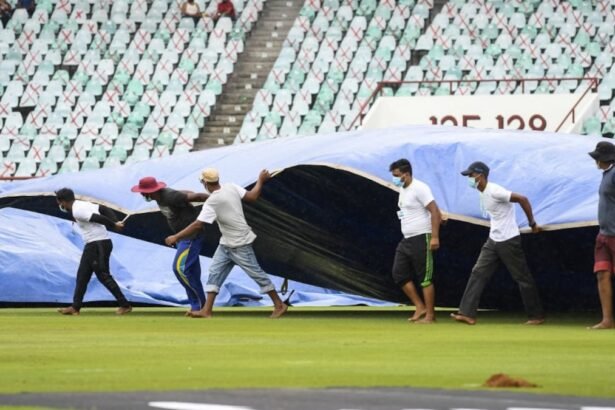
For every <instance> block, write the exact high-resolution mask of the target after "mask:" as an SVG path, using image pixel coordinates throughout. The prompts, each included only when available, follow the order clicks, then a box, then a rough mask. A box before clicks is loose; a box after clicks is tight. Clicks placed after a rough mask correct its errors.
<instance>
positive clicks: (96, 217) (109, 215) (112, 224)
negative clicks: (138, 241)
mask: <svg viewBox="0 0 615 410" xmlns="http://www.w3.org/2000/svg"><path fill="white" fill-rule="evenodd" d="M98 212H99V213H97V214H92V216H90V220H89V222H94V223H97V224H101V225H104V226H105V227H107V228H108V229H115V230H117V231H121V230H122V229H124V224H123V223H122V222H118V220H117V216H116V215H115V212H113V211H112V210H111V209H109V208H107V207H106V206H104V205H99V206H98Z"/></svg>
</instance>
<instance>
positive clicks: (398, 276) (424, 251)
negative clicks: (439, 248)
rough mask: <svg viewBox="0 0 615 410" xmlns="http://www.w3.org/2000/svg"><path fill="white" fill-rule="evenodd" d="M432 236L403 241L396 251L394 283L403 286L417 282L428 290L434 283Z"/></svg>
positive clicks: (414, 237)
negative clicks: (412, 281) (413, 281)
mask: <svg viewBox="0 0 615 410" xmlns="http://www.w3.org/2000/svg"><path fill="white" fill-rule="evenodd" d="M430 242H431V234H430V233H425V234H422V235H417V236H412V237H410V238H405V239H403V240H402V241H401V242H400V243H399V245H397V250H396V251H395V261H394V262H393V281H395V283H396V284H397V285H398V286H403V285H405V284H406V283H408V282H410V281H411V280H416V281H417V282H419V283H420V284H421V286H422V287H424V288H426V287H427V286H429V285H431V284H432V281H433V255H432V252H431V247H430Z"/></svg>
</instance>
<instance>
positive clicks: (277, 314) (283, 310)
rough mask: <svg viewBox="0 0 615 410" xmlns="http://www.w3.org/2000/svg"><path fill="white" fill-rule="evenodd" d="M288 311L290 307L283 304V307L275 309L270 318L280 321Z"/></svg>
mask: <svg viewBox="0 0 615 410" xmlns="http://www.w3.org/2000/svg"><path fill="white" fill-rule="evenodd" d="M287 310H288V305H287V304H286V303H282V306H279V307H276V308H275V309H273V312H272V313H271V316H269V317H270V318H272V319H278V318H280V317H281V316H282V315H283V314H284V313H286V311H287Z"/></svg>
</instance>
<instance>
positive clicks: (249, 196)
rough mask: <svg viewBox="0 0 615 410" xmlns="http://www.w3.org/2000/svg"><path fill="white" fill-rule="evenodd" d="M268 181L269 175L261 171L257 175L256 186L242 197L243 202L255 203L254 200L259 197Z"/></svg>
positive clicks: (264, 170)
mask: <svg viewBox="0 0 615 410" xmlns="http://www.w3.org/2000/svg"><path fill="white" fill-rule="evenodd" d="M270 179H271V174H270V173H269V171H267V170H266V169H263V170H262V171H261V173H260V174H259V175H258V180H257V181H256V184H254V187H253V188H252V189H251V190H249V191H248V192H246V194H245V195H244V196H243V200H244V202H256V200H257V199H258V198H259V197H260V196H261V193H262V191H263V185H264V184H265V182H267V181H269V180H270Z"/></svg>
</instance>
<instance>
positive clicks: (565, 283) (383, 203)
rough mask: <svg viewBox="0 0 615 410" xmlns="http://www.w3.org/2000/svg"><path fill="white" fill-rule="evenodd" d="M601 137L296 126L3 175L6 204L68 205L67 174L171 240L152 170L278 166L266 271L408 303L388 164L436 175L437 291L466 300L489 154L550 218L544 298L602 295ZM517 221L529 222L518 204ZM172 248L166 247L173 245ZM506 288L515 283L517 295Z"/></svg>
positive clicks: (186, 179) (149, 231)
mask: <svg viewBox="0 0 615 410" xmlns="http://www.w3.org/2000/svg"><path fill="white" fill-rule="evenodd" d="M598 141H599V139H597V138H593V137H586V136H579V135H563V134H554V133H542V132H516V131H497V130H476V129H467V128H452V127H432V126H408V127H401V128H395V129H389V130H371V131H356V132H350V133H340V134H332V135H318V136H311V137H303V138H301V137H297V138H288V139H285V140H276V141H268V142H263V143H255V144H246V145H238V146H231V147H225V148H220V149H213V150H205V151H199V152H195V153H190V154H185V155H178V156H173V157H168V158H163V159H156V160H150V161H145V162H142V163H137V164H133V165H129V166H123V167H118V168H112V169H102V170H99V171H89V172H81V173H76V174H64V175H57V176H53V177H49V178H41V179H35V180H29V181H23V182H15V183H10V184H2V185H0V207H1V206H4V207H7V206H11V207H15V208H21V209H25V210H29V211H34V212H39V213H45V214H48V215H53V216H61V215H60V213H59V212H58V211H57V207H56V204H55V200H54V199H53V192H54V191H55V190H57V189H59V188H61V187H65V186H67V187H70V188H72V189H73V190H74V191H75V193H76V194H77V195H80V196H82V197H84V198H85V199H88V200H93V201H96V202H99V203H103V204H106V205H108V206H110V207H111V208H113V209H115V210H116V211H118V212H119V213H120V214H131V215H132V216H131V218H130V219H129V220H128V223H127V229H126V231H125V235H127V236H130V237H133V238H137V239H142V240H146V241H150V242H153V243H156V244H162V240H163V238H164V236H166V235H167V234H169V232H168V228H167V226H166V224H165V222H164V219H163V218H162V216H161V214H160V212H158V210H157V209H156V208H152V205H151V203H147V202H145V201H144V200H143V199H142V198H141V196H140V195H137V194H134V193H132V192H130V187H131V186H132V185H134V184H136V183H137V181H138V180H139V179H140V178H141V177H143V176H148V175H151V176H155V177H156V178H157V179H159V180H162V181H164V182H166V183H167V184H168V185H169V186H171V187H172V188H175V189H189V190H194V191H202V186H201V185H200V183H199V182H198V175H199V173H200V171H201V170H202V169H203V168H205V167H216V168H218V169H219V170H220V173H221V180H222V183H224V182H235V183H237V184H239V185H242V186H245V187H249V186H251V184H253V183H254V181H255V179H256V177H257V175H258V173H259V171H260V170H261V169H263V168H268V169H269V170H271V171H274V172H275V176H274V178H273V179H272V181H270V182H269V183H268V184H267V185H266V186H265V189H264V191H263V196H262V198H261V200H260V201H259V202H257V203H256V204H255V205H247V206H246V215H247V218H248V221H249V223H250V224H251V225H252V226H253V227H254V230H255V231H256V233H257V235H258V236H259V238H258V239H257V242H256V243H255V248H256V250H257V255H258V256H259V259H260V260H261V262H262V264H263V267H264V268H265V269H266V270H267V271H268V272H270V273H271V274H275V275H278V276H281V277H286V278H290V279H292V280H297V281H300V282H303V283H307V284H311V285H314V286H319V287H325V288H331V289H336V290H339V291H343V292H347V293H353V294H358V295H362V296H366V297H371V298H378V299H382V300H388V301H393V302H403V301H405V300H406V299H405V297H404V296H403V295H402V294H401V293H400V292H399V290H397V289H396V288H395V286H394V285H393V283H392V281H391V279H390V275H389V272H390V267H391V263H392V259H393V255H394V250H395V245H396V244H397V242H398V241H399V240H400V238H401V234H400V231H399V221H398V220H397V218H396V215H395V211H396V206H397V193H396V190H395V188H394V187H393V186H392V185H391V184H390V183H389V182H388V181H389V180H390V173H389V172H388V165H389V164H390V163H391V162H393V161H394V160H397V159H399V158H408V159H409V160H410V161H411V162H412V165H413V168H414V176H415V177H416V178H418V179H421V180H423V181H424V182H426V183H427V184H428V185H430V187H431V189H432V191H433V193H434V196H435V198H436V201H437V203H438V205H439V206H440V207H441V208H442V210H443V211H445V212H446V213H447V214H448V215H449V219H450V222H449V223H448V224H447V225H446V226H445V227H444V228H443V230H442V240H441V242H442V249H441V250H440V251H439V252H438V255H437V256H436V284H437V285H439V291H438V297H439V300H440V302H441V303H440V304H445V305H455V304H456V303H458V299H459V296H460V294H461V292H462V291H463V286H464V283H465V280H466V279H467V276H468V274H469V272H470V270H471V267H472V264H473V262H474V261H475V259H476V256H477V255H478V252H479V250H480V246H481V244H482V242H483V241H484V239H485V237H486V235H487V232H488V231H487V229H486V226H487V221H486V220H485V219H484V218H483V216H482V214H481V211H480V205H479V195H478V192H477V191H475V190H472V189H471V188H469V187H468V186H467V184H466V180H465V178H464V177H462V176H461V175H460V174H459V172H460V171H461V170H462V169H465V167H467V165H468V164H469V163H471V162H473V161H476V160H480V161H483V162H486V163H487V164H488V165H489V166H490V167H491V174H490V180H491V181H494V182H497V183H498V184H500V185H503V186H505V187H506V188H508V189H510V190H512V191H514V192H519V193H522V194H524V195H526V196H527V197H528V198H529V199H530V201H531V203H532V206H533V208H534V214H535V217H536V220H537V221H538V223H539V224H541V225H543V226H545V227H546V228H548V229H549V230H548V231H547V232H544V233H541V234H539V235H524V246H525V247H526V250H527V252H528V259H529V262H530V265H531V266H532V268H533V270H534V271H535V273H536V276H537V280H538V282H539V285H540V286H541V290H542V292H543V293H546V295H545V299H547V301H549V300H551V299H553V301H554V304H557V303H560V302H562V303H564V302H565V299H570V298H572V297H573V296H574V295H578V297H580V298H582V299H583V300H586V301H587V304H591V303H590V302H589V301H590V300H593V299H592V298H593V296H594V294H593V293H592V292H594V291H593V287H594V284H593V282H592V281H593V277H592V274H591V268H592V266H591V258H592V253H591V249H592V246H593V236H595V233H596V214H597V200H598V197H597V189H598V185H599V182H600V172H599V171H598V170H597V169H596V167H595V164H594V162H593V161H592V160H591V158H590V157H589V156H588V155H587V152H589V151H591V150H593V148H594V147H595V145H596V143H597V142H598ZM517 220H518V223H519V225H520V226H521V227H522V228H523V227H527V221H526V220H525V217H524V215H523V212H522V211H521V209H520V208H519V207H517ZM205 235H206V245H205V246H204V249H203V254H204V255H209V256H211V254H212V252H213V250H214V249H215V245H216V243H217V240H218V233H217V230H216V229H215V227H212V228H209V227H208V229H206V234H205ZM2 246H4V243H2ZM135 246H136V247H138V246H137V245H135ZM143 246H152V245H149V244H143ZM563 247H564V248H563ZM118 248H119V246H116V247H115V249H116V250H117V249H118ZM162 249H163V247H161V246H160V247H157V248H156V251H155V252H161V254H162V253H164V252H169V251H170V250H168V249H164V251H163V250H162ZM115 252H117V251H115ZM131 252H136V251H135V250H132V251H131ZM171 252H172V251H171ZM171 258H172V256H171V255H168V256H166V255H165V256H164V257H161V259H164V260H167V259H168V260H170V259H171ZM160 263H162V262H160ZM170 279H171V280H172V278H170ZM493 282H494V284H493V286H491V288H490V289H488V291H487V292H486V294H487V295H486V297H485V300H486V303H487V304H494V305H497V306H500V305H508V304H511V305H515V303H516V302H513V301H514V300H517V299H518V295H516V296H515V294H514V293H515V291H514V284H513V283H512V282H511V281H510V279H509V278H507V277H506V275H504V274H501V275H499V276H498V275H496V278H495V279H494V281H493ZM575 287H576V289H575ZM133 289H134V291H135V292H141V291H142V289H137V288H133ZM502 292H504V293H506V292H508V293H511V292H512V295H513V296H512V297H511V299H510V301H509V300H508V299H507V298H506V297H502V294H503V293H502ZM2 298H3V295H2V294H0V299H2ZM508 302H510V303H508ZM569 302H570V303H572V301H569Z"/></svg>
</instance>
